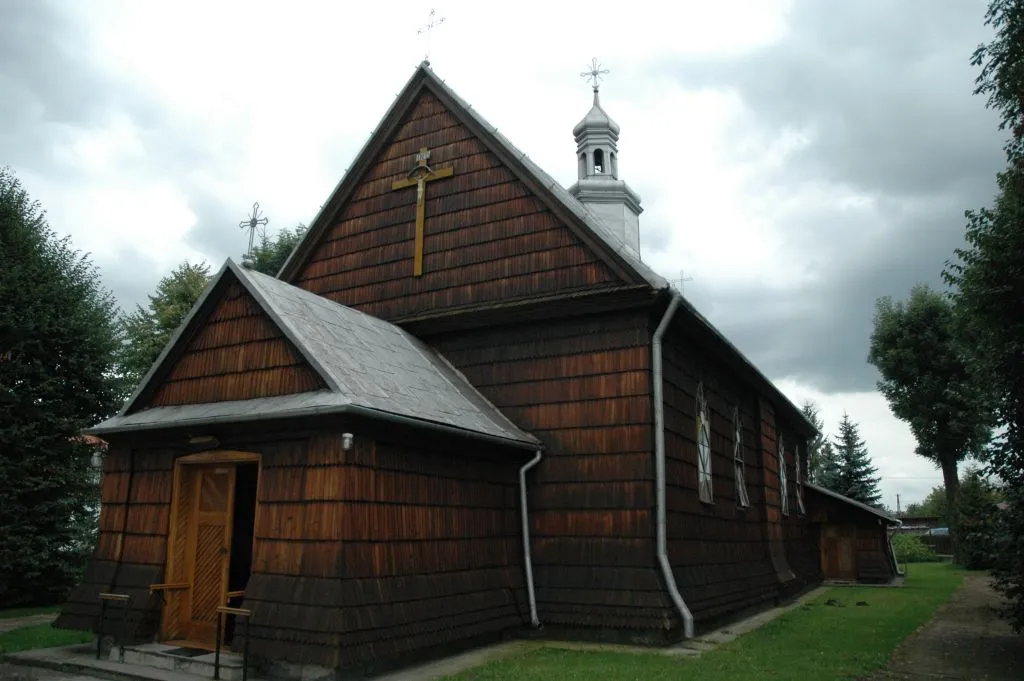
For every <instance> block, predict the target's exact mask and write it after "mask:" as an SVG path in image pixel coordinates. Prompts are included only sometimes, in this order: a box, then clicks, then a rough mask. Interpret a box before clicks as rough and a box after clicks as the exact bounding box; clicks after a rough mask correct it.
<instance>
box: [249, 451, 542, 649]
mask: <svg viewBox="0 0 1024 681" xmlns="http://www.w3.org/2000/svg"><path fill="white" fill-rule="evenodd" d="M355 442H356V443H355V446H354V448H353V449H352V450H351V451H348V452H345V451H343V450H342V447H341V437H340V433H337V434H331V435H323V436H317V437H313V438H311V439H310V440H308V442H305V443H281V444H278V445H275V446H273V447H268V448H264V450H263V461H262V466H263V467H262V470H261V480H260V486H259V497H258V499H259V505H258V509H259V510H258V515H257V518H256V537H255V547H254V560H253V568H252V570H253V574H252V577H251V578H250V580H249V586H248V588H247V590H246V599H245V607H249V608H252V610H253V612H254V615H253V644H254V650H258V651H259V654H260V655H261V656H263V657H268V658H272V659H284V660H288V661H290V662H296V663H305V664H315V665H320V666H327V667H336V666H351V665H365V664H367V663H372V662H374V661H377V660H382V659H386V658H393V657H397V656H401V655H403V654H409V653H414V652H416V651H419V650H423V649H427V648H432V647H435V646H442V645H449V644H455V643H458V642H459V641H460V640H462V639H468V638H472V637H475V636H481V635H483V636H486V635H497V634H499V633H500V632H502V631H505V630H507V629H509V628H513V627H517V626H520V625H522V624H523V623H524V622H528V621H529V611H528V607H527V602H526V596H525V591H524V588H523V581H524V580H523V576H522V545H521V540H520V530H519V528H520V525H519V518H518V512H517V508H518V504H517V499H518V497H517V486H516V484H517V475H516V472H517V470H518V466H519V465H521V464H522V462H521V461H519V460H518V459H514V458H512V459H510V460H509V461H507V462H496V461H483V460H478V459H473V458H466V457H464V456H460V455H459V454H458V453H457V452H453V451H431V450H428V449H425V448H422V447H420V448H413V447H410V446H402V445H397V444H389V443H386V442H379V441H373V440H370V439H367V438H363V437H359V436H358V434H357V437H356V441H355Z"/></svg>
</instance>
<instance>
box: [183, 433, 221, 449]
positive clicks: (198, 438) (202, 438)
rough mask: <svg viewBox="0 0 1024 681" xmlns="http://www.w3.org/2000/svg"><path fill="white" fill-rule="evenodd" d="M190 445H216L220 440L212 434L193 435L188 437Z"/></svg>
mask: <svg viewBox="0 0 1024 681" xmlns="http://www.w3.org/2000/svg"><path fill="white" fill-rule="evenodd" d="M188 443H189V444H190V445H209V446H211V447H216V446H217V445H218V444H220V441H219V440H218V439H217V438H215V437H214V436H212V435H192V436H191V437H189V439H188Z"/></svg>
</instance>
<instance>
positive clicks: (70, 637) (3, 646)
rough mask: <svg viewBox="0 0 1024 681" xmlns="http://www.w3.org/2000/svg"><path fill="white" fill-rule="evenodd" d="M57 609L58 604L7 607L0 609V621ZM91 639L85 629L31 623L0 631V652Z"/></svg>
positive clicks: (42, 613) (64, 644)
mask: <svg viewBox="0 0 1024 681" xmlns="http://www.w3.org/2000/svg"><path fill="white" fill-rule="evenodd" d="M59 611H60V606H59V605H52V606H47V607H42V608H7V609H6V610H0V622H2V621H3V620H11V619H15V618H17V617H31V616H33V615H50V614H54V613H57V612H59ZM91 640H93V635H92V634H91V633H89V632H87V631H69V630H67V629H54V628H53V627H51V626H50V625H49V624H32V625H29V626H26V627H18V628H17V629H11V630H10V631H4V632H0V653H17V652H20V651H22V650H32V649H34V648H50V647H53V646H68V645H72V644H74V643H86V642H88V641H91Z"/></svg>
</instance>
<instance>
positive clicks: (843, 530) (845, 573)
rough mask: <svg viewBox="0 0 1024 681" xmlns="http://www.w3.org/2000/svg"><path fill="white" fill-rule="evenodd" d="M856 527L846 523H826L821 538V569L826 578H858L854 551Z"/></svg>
mask: <svg viewBox="0 0 1024 681" xmlns="http://www.w3.org/2000/svg"><path fill="white" fill-rule="evenodd" d="M855 536H856V529H855V528H852V527H849V526H846V525H825V526H824V527H823V528H822V538H821V570H822V572H823V573H824V574H825V578H826V579H856V578H857V560H856V553H855V551H854V538H855Z"/></svg>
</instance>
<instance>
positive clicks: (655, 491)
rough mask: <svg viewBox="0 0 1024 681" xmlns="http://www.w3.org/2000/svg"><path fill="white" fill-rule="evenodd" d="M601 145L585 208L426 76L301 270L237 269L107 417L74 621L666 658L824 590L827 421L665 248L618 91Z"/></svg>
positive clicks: (385, 656)
mask: <svg viewBox="0 0 1024 681" xmlns="http://www.w3.org/2000/svg"><path fill="white" fill-rule="evenodd" d="M573 132H574V134H575V138H576V143H577V151H576V153H577V157H578V167H579V179H578V182H577V183H576V184H574V185H573V186H572V187H571V188H569V189H568V190H566V189H564V188H563V187H561V186H560V185H559V184H558V183H557V182H556V181H555V180H553V179H552V178H551V177H550V176H548V175H547V174H546V173H545V172H544V171H543V170H541V169H540V168H538V167H537V166H536V165H535V164H534V163H533V162H532V161H530V159H528V158H527V157H526V156H525V155H524V154H523V153H522V152H521V151H519V150H518V149H516V148H515V147H514V146H513V145H512V144H511V143H510V142H509V141H508V140H507V139H505V138H504V137H503V136H502V135H500V134H499V133H498V132H497V130H496V129H495V128H494V127H493V126H491V125H490V124H489V123H487V121H486V120H484V119H483V118H482V117H481V116H480V114H479V113H478V112H477V111H476V110H475V109H473V108H472V107H470V106H469V105H468V104H467V103H466V102H464V101H463V100H461V99H460V98H459V97H458V96H457V95H456V94H455V93H454V92H453V91H452V90H451V89H450V88H449V87H448V86H447V85H446V84H444V83H443V82H442V81H441V80H440V79H439V78H438V77H437V76H436V75H435V74H434V73H433V72H432V71H431V69H430V68H429V65H428V64H427V63H426V62H424V63H423V64H421V65H420V66H419V68H417V69H416V71H415V73H414V74H413V76H412V78H411V79H410V80H409V81H408V83H407V84H406V86H405V88H404V89H403V90H402V91H401V93H400V95H399V96H398V97H397V99H396V100H395V102H394V104H393V105H392V106H391V108H390V109H389V110H388V111H387V113H386V114H385V116H384V118H383V120H382V122H381V124H380V125H379V127H378V128H377V130H376V132H375V134H374V135H373V136H372V138H371V139H370V140H369V141H368V142H367V144H366V146H365V147H364V148H363V149H362V150H361V151H360V152H359V154H358V156H357V158H356V160H355V161H354V163H353V164H352V167H351V169H350V170H349V172H348V173H347V174H346V175H345V177H344V178H343V179H342V180H341V182H340V183H339V184H338V186H337V187H336V189H335V190H334V192H333V194H332V195H331V196H330V198H329V199H328V201H327V202H326V204H325V205H324V207H323V208H322V210H321V212H320V213H319V214H318V216H317V217H316V219H315V221H314V222H313V224H312V225H311V227H310V230H309V232H308V234H307V236H306V237H305V239H304V241H303V242H302V243H301V244H300V245H299V246H298V247H297V249H296V250H295V252H294V253H292V255H291V257H290V259H289V260H288V262H287V263H286V265H285V266H284V268H283V269H282V271H281V272H280V273H279V275H278V277H277V278H273V277H267V276H264V275H261V274H257V273H254V272H252V271H249V270H247V269H245V268H244V267H239V266H237V265H235V264H234V263H231V262H229V263H227V264H226V265H225V266H224V268H223V269H222V270H221V271H220V273H219V274H218V275H217V276H216V277H215V279H214V281H213V282H212V283H211V284H210V286H209V287H208V288H207V290H206V291H205V292H204V294H203V296H202V298H201V299H200V300H199V302H198V303H197V304H196V305H195V307H194V308H193V310H192V311H191V313H190V315H189V316H188V318H187V320H186V321H185V322H184V323H183V325H182V327H181V328H180V329H179V330H178V332H177V334H176V335H175V337H174V338H173V339H172V340H171V342H170V343H169V344H168V346H167V347H166V348H165V350H164V352H163V354H162V355H161V356H160V358H159V359H158V361H157V362H156V364H155V365H154V366H153V368H152V369H151V371H150V372H149V374H148V375H147V376H146V377H145V379H144V381H143V383H142V385H141V386H140V387H139V389H138V391H137V392H136V394H135V395H134V396H133V397H132V398H131V400H130V401H129V402H128V403H127V404H126V405H125V407H124V408H123V409H122V411H121V412H120V413H119V414H118V415H117V416H115V417H113V418H111V419H109V420H108V421H106V422H104V423H101V424H99V425H98V426H96V427H95V428H93V429H92V430H91V431H90V432H91V433H93V434H95V435H99V436H102V437H103V438H104V439H105V440H107V441H108V442H109V451H108V454H107V457H106V464H105V476H104V482H103V505H102V513H101V519H100V525H101V527H100V538H99V545H98V547H97V549H96V552H95V556H94V558H93V560H92V562H91V564H90V566H89V568H88V571H87V574H86V575H85V577H84V579H83V581H82V584H81V585H80V586H79V588H78V589H77V590H76V591H75V592H74V593H73V594H72V596H71V598H70V601H69V603H68V604H67V606H66V607H65V609H64V611H63V613H62V614H61V616H60V619H59V622H58V625H59V626H66V627H78V628H93V627H95V626H96V624H97V617H98V612H99V607H100V606H99V600H98V595H99V594H100V593H114V594H122V595H127V596H130V597H131V600H130V606H129V607H130V608H131V610H132V612H133V614H134V615H135V618H134V620H133V622H134V624H133V625H132V629H131V631H130V633H129V637H130V638H133V639H134V640H137V641H154V640H156V641H164V642H176V643H179V644H181V645H190V646H195V647H200V648H202V647H209V646H211V645H212V644H213V643H214V641H215V639H216V633H217V631H216V630H217V624H216V622H217V617H216V610H217V608H218V607H220V606H225V605H230V606H237V607H240V608H244V609H245V610H248V611H249V612H251V636H252V647H253V650H254V651H256V652H257V653H258V654H259V655H260V656H261V657H264V658H266V659H272V660H281V661H287V662H292V663H302V664H306V665H318V666H321V667H324V668H328V669H330V668H349V667H361V666H367V665H373V664H377V663H380V662H382V661H392V660H402V659H414V658H416V657H417V656H422V655H426V654H428V653H429V652H430V651H435V650H444V649H448V648H450V647H453V646H456V645H468V644H471V643H474V642H476V641H480V640H485V639H489V638H495V637H499V636H503V635H509V634H519V633H522V632H528V631H529V630H531V629H537V628H539V627H543V632H542V634H541V635H544V636H552V637H555V636H559V637H562V636H565V637H578V638H601V639H611V640H624V641H644V642H649V643H664V642H668V641H675V640H679V639H681V638H683V637H688V636H692V635H693V634H694V631H700V630H704V629H707V628H709V627H712V626H714V625H716V624H718V623H720V622H723V621H726V620H728V619H729V618H733V617H736V616H738V615H740V614H741V613H745V612H749V611H752V610H756V609H758V608H762V607H766V606H769V605H772V604H775V603H777V602H779V601H780V600H784V599H786V598H789V597H791V596H793V595H795V594H797V593H799V592H801V591H803V590H805V589H806V588H808V587H809V586H811V585H815V584H817V583H819V582H820V581H821V579H822V567H821V557H820V550H819V549H820V531H821V530H820V527H819V524H818V523H816V522H815V520H814V518H813V515H812V514H811V513H810V512H809V510H808V508H807V504H808V503H809V502H810V501H811V499H810V497H809V495H808V496H805V494H804V481H805V470H804V466H803V464H802V461H801V454H802V453H803V452H805V451H806V446H807V441H808V438H810V437H812V436H813V435H814V433H815V430H814V427H813V426H812V424H810V423H808V422H807V420H806V419H805V418H804V417H803V416H802V415H801V412H800V410H799V409H798V408H797V407H796V406H794V405H793V404H792V403H791V402H790V401H789V400H787V399H786V397H785V396H784V395H783V394H782V393H781V392H780V391H779V390H778V389H777V388H776V387H775V386H773V385H772V383H771V382H770V381H769V380H768V379H767V378H766V377H765V376H764V375H763V374H762V373H761V372H760V371H758V369H757V368H756V367H755V366H754V365H753V364H752V363H751V362H750V361H749V360H747V359H746V358H745V357H744V356H743V355H742V354H741V353H740V352H739V351H738V350H737V349H736V348H735V347H734V346H733V345H732V344H731V343H730V342H729V341H728V340H727V339H726V338H725V337H724V336H723V335H722V334H721V333H720V332H718V331H717V330H716V329H715V328H714V327H713V326H712V325H711V324H710V323H709V322H708V321H707V320H706V319H705V318H704V317H703V316H701V314H700V313H699V312H697V310H695V309H694V308H693V306H692V305H690V303H689V302H688V301H687V300H686V299H685V298H683V297H682V295H681V294H680V293H679V292H678V291H677V290H675V289H674V288H672V287H671V286H669V285H668V283H667V282H666V281H665V280H664V279H663V278H662V277H661V276H659V275H658V274H656V273H655V272H653V271H652V270H651V269H650V268H649V267H648V266H647V265H646V264H645V263H644V262H643V260H641V258H640V239H639V229H640V228H639V215H640V212H641V207H640V198H639V196H637V194H636V193H635V192H634V191H633V190H632V189H631V188H630V187H629V186H628V185H627V184H626V183H625V182H624V181H623V180H622V179H620V177H619V159H618V147H617V142H618V136H619V127H618V126H617V125H616V124H615V122H614V121H612V119H611V118H610V117H609V116H608V115H607V113H605V111H604V110H603V109H602V107H601V105H600V102H599V100H598V91H597V88H596V87H595V89H594V100H593V106H592V108H591V109H590V111H589V112H588V113H587V114H586V116H585V117H584V118H583V120H582V121H580V123H579V124H578V125H577V126H576V128H575V129H574V131H573ZM115 626H116V623H115V622H114V620H111V622H110V627H115ZM108 630H110V629H109V628H108Z"/></svg>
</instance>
